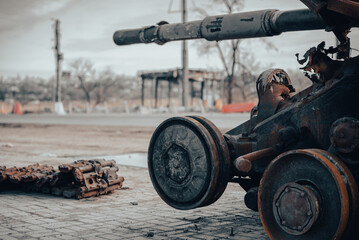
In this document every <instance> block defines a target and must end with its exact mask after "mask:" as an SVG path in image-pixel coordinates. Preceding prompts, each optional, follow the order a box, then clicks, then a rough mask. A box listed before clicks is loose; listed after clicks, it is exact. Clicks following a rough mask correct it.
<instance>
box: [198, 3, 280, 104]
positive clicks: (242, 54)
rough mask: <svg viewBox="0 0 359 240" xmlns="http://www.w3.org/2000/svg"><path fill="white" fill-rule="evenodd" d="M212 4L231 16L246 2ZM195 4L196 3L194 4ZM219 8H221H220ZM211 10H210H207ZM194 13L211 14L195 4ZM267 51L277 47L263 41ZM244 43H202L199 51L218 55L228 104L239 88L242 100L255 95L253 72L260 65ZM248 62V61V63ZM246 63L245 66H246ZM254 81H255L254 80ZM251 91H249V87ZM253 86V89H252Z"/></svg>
mask: <svg viewBox="0 0 359 240" xmlns="http://www.w3.org/2000/svg"><path fill="white" fill-rule="evenodd" d="M211 2H212V4H213V3H214V4H216V10H217V9H220V10H222V12H223V13H227V14H231V13H233V12H236V11H240V10H241V9H242V8H243V4H244V0H212V1H211ZM193 3H194V2H193ZM217 6H220V7H219V8H218V7H217ZM206 9H210V8H206ZM194 11H195V12H197V13H198V14H200V15H201V16H202V17H203V16H208V15H209V14H208V13H207V11H206V10H205V8H203V7H202V8H200V7H197V6H196V5H195V4H194ZM260 41H262V42H263V44H264V45H265V47H266V49H273V48H274V49H275V46H274V45H273V44H271V43H270V42H268V41H266V40H264V39H261V40H260ZM241 43H242V41H241V40H239V39H234V40H227V41H220V42H218V41H215V42H207V41H201V43H200V46H199V48H198V51H199V53H200V54H210V53H215V52H216V53H217V54H218V56H219V58H220V60H221V62H222V64H223V68H224V72H225V76H226V77H225V88H226V93H225V96H226V98H227V103H232V101H233V91H234V89H235V88H239V91H238V93H239V94H240V97H239V98H240V99H241V100H242V101H246V100H247V99H248V98H252V97H253V96H254V95H255V88H254V86H255V84H254V81H255V79H254V76H253V74H252V72H254V70H256V68H257V66H258V63H257V62H255V61H253V59H251V56H252V55H251V52H250V51H249V49H248V48H246V47H245V46H241V45H242V44H241ZM247 60H248V61H247ZM244 63H245V64H244ZM240 72H241V74H240ZM253 79H254V80H253ZM248 86H249V89H250V90H251V91H248V90H249V89H247V87H248ZM252 86H253V87H252Z"/></svg>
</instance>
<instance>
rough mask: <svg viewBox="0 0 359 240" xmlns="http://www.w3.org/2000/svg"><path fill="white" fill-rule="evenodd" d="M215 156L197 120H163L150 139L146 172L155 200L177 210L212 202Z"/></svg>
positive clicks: (216, 162)
mask: <svg viewBox="0 0 359 240" xmlns="http://www.w3.org/2000/svg"><path fill="white" fill-rule="evenodd" d="M218 166H219V156H218V151H217V148H216V144H215V143H214V140H213V138H212V137H211V135H210V133H209V132H208V130H207V129H206V128H205V127H204V126H203V125H202V124H201V123H199V122H198V121H197V120H195V119H192V118H188V117H174V118H170V119H167V120H165V121H164V122H163V123H162V124H161V125H160V126H158V128H157V129H156V130H155V132H154V134H153V135H152V138H151V141H150V146H149V150H148V170H149V174H150V177H151V181H152V184H153V186H154V188H155V190H156V191H157V193H158V194H159V196H160V197H161V198H162V199H163V200H164V201H165V202H166V203H167V204H169V205H170V206H172V207H174V208H177V209H183V210H186V209H193V208H197V207H202V206H205V205H206V204H208V203H209V202H210V200H211V199H213V195H214V194H215V189H216V187H217V183H218V177H219V167H218Z"/></svg>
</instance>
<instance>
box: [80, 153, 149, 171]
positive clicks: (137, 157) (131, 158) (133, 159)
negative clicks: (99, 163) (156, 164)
mask: <svg viewBox="0 0 359 240" xmlns="http://www.w3.org/2000/svg"><path fill="white" fill-rule="evenodd" d="M96 158H99V159H105V160H115V161H116V163H117V164H118V165H126V166H132V167H143V168H147V153H128V154H120V155H106V156H92V157H81V158H78V157H77V158H76V159H75V160H77V159H84V160H91V159H96Z"/></svg>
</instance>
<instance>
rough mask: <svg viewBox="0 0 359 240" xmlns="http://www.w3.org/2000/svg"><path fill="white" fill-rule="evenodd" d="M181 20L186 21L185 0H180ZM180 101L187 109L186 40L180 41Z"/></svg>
mask: <svg viewBox="0 0 359 240" xmlns="http://www.w3.org/2000/svg"><path fill="white" fill-rule="evenodd" d="M181 1H182V4H181V10H182V22H183V23H185V22H187V0H181ZM182 86H183V89H182V103H183V105H184V106H185V108H186V110H188V97H189V83H188V55H187V41H186V40H184V41H182Z"/></svg>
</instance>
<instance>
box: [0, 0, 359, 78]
mask: <svg viewBox="0 0 359 240" xmlns="http://www.w3.org/2000/svg"><path fill="white" fill-rule="evenodd" d="M179 1H180V0H173V4H172V10H173V11H174V10H178V8H179ZM193 2H195V3H196V5H197V6H201V4H207V3H208V2H209V1H208V0H207V1H206V0H188V8H189V11H190V13H189V20H197V19H198V16H196V15H194V14H193V13H191V9H192V8H193ZM169 5H170V0H151V1H149V0H136V1H129V0H127V1H125V0H102V1H100V0H0V34H1V38H0V74H1V75H6V76H14V75H16V74H20V75H22V76H24V75H29V76H40V77H44V78H49V77H51V76H53V75H54V72H55V58H54V53H53V50H52V47H53V45H54V42H53V38H54V33H53V28H52V24H53V21H52V20H51V19H53V18H57V19H60V21H61V25H60V27H61V31H62V36H61V43H62V44H61V48H62V49H61V50H62V52H63V53H64V62H63V69H64V70H67V69H69V64H70V63H71V62H72V61H74V60H75V59H77V58H85V59H89V60H91V61H92V62H93V63H94V65H95V67H96V70H97V71H101V70H103V69H104V68H106V67H111V68H112V69H113V70H114V71H115V72H116V73H118V74H126V75H132V76H134V75H136V73H137V71H139V70H153V69H157V70H158V69H168V68H177V67H180V66H181V44H180V42H170V43H166V44H165V45H164V46H158V45H156V44H146V45H145V44H137V45H131V46H121V47H119V46H116V45H115V44H114V43H113V40H112V35H113V33H114V31H116V30H119V29H125V28H136V27H142V26H147V25H152V24H155V23H157V22H159V21H161V20H166V21H168V22H170V23H175V22H180V20H181V15H180V13H168V9H169ZM267 8H271V9H279V10H288V9H298V8H305V6H304V5H303V4H302V3H301V2H300V1H299V0H247V1H245V4H244V8H243V10H242V11H251V10H262V9H267ZM206 9H208V6H206ZM211 13H214V14H221V12H219V11H218V12H216V11H214V10H212V11H211ZM349 36H351V38H352V46H353V47H355V48H359V43H358V41H359V33H358V31H357V30H355V31H354V32H352V33H351V34H350V35H349ZM354 36H356V37H354ZM268 40H270V41H271V42H272V43H273V44H274V45H275V46H276V47H277V48H278V51H274V50H270V51H268V50H267V49H266V47H265V46H264V45H263V44H261V43H260V42H259V41H254V40H245V41H252V42H251V44H250V46H251V50H252V51H253V53H254V54H255V56H256V57H257V60H258V61H259V62H260V63H261V64H263V66H269V65H271V66H273V67H281V68H284V69H288V68H298V67H300V66H299V65H298V64H297V62H296V60H295V57H294V54H295V53H297V52H299V53H301V54H303V53H304V52H305V51H306V50H307V49H309V48H310V47H312V46H316V45H317V44H318V43H320V42H321V41H322V40H326V42H327V46H329V45H330V44H333V43H334V35H333V34H332V33H326V32H324V30H323V31H312V32H300V33H298V32H297V33H283V34H282V35H280V36H276V37H272V38H268ZM248 43H249V42H248ZM245 44H247V43H243V46H244V45H245ZM355 54H356V55H357V54H358V52H355ZM189 66H190V68H208V69H213V70H220V69H221V67H222V65H221V64H220V62H219V60H218V58H217V56H216V55H212V56H210V57H208V56H200V55H199V54H198V51H197V49H196V45H195V44H194V41H189ZM263 70H265V69H263Z"/></svg>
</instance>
